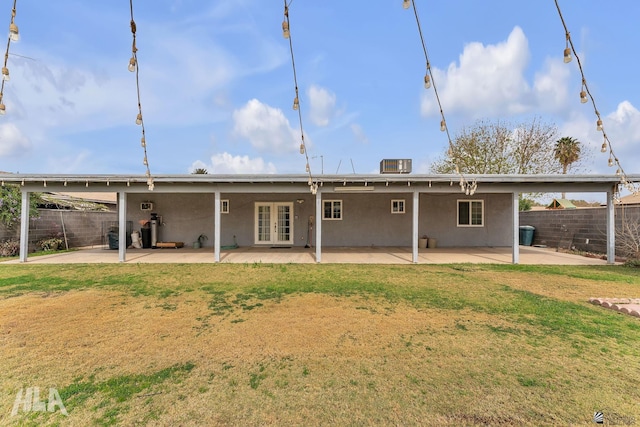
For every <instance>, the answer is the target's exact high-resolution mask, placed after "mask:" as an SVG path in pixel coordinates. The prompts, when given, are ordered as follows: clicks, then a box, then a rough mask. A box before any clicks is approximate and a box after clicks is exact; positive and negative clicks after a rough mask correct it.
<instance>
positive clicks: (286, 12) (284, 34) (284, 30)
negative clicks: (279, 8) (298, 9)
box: [282, 2, 291, 39]
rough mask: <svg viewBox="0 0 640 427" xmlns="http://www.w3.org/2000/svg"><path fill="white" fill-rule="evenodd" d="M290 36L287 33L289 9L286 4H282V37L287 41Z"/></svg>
mask: <svg viewBox="0 0 640 427" xmlns="http://www.w3.org/2000/svg"><path fill="white" fill-rule="evenodd" d="M290 36H291V33H290V32H289V8H288V7H287V3H286V2H285V4H284V21H282V37H284V38H285V39H288V38H289V37H290Z"/></svg>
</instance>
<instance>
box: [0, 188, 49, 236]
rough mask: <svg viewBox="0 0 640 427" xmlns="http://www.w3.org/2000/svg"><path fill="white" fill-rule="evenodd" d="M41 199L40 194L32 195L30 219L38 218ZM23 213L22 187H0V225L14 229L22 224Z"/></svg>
mask: <svg viewBox="0 0 640 427" xmlns="http://www.w3.org/2000/svg"><path fill="white" fill-rule="evenodd" d="M39 200H40V197H39V195H38V194H35V193H31V197H30V200H29V217H30V218H37V217H38V216H39V214H38V203H39ZM21 212H22V195H21V192H20V187H19V186H17V185H11V184H7V185H4V186H2V187H0V223H2V224H4V225H5V226H6V227H8V228H12V227H13V226H15V225H16V224H17V223H19V222H20V213H21Z"/></svg>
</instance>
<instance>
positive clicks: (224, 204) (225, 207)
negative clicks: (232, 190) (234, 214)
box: [220, 199, 229, 214]
mask: <svg viewBox="0 0 640 427" xmlns="http://www.w3.org/2000/svg"><path fill="white" fill-rule="evenodd" d="M220 213H223V214H228V213H229V200H228V199H225V200H220Z"/></svg>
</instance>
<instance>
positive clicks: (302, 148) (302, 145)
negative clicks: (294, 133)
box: [300, 144, 304, 154]
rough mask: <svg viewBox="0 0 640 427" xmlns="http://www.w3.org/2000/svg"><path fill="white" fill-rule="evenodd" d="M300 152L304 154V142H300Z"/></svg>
mask: <svg viewBox="0 0 640 427" xmlns="http://www.w3.org/2000/svg"><path fill="white" fill-rule="evenodd" d="M300 154H304V144H300Z"/></svg>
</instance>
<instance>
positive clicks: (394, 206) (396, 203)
mask: <svg viewBox="0 0 640 427" xmlns="http://www.w3.org/2000/svg"><path fill="white" fill-rule="evenodd" d="M404 212H405V211H404V199H397V200H391V213H392V214H403V213H404Z"/></svg>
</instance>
